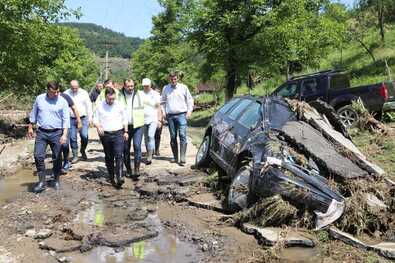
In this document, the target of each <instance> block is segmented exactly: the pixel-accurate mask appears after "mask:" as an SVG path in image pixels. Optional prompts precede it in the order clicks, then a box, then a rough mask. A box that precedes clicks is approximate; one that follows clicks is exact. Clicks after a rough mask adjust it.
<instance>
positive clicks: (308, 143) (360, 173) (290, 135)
mask: <svg viewBox="0 0 395 263" xmlns="http://www.w3.org/2000/svg"><path fill="white" fill-rule="evenodd" d="M281 134H282V135H283V136H284V137H285V138H286V140H287V141H289V142H290V143H291V144H294V145H295V146H297V147H298V148H300V149H301V151H302V152H306V153H308V154H309V155H310V156H312V157H313V159H314V161H315V162H316V163H317V164H318V166H324V167H325V168H326V169H327V170H328V172H329V173H330V174H333V175H336V176H338V177H340V178H343V179H352V178H363V177H368V176H369V174H368V173H367V172H366V171H364V170H362V169H361V168H360V167H358V166H357V165H356V164H355V163H353V162H352V161H351V160H350V159H348V158H346V157H344V156H343V155H341V154H340V153H338V151H337V150H336V149H335V146H334V145H333V144H332V143H330V142H329V141H328V140H326V139H325V138H324V137H323V136H322V135H321V133H320V132H318V131H317V130H316V129H314V128H313V127H311V126H310V125H309V124H307V123H305V122H302V121H290V122H287V123H286V124H285V125H284V126H283V127H282V128H281ZM323 149H325V150H323Z"/></svg>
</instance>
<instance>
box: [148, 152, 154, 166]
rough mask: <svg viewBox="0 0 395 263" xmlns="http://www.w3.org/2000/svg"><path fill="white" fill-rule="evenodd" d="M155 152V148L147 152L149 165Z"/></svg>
mask: <svg viewBox="0 0 395 263" xmlns="http://www.w3.org/2000/svg"><path fill="white" fill-rule="evenodd" d="M153 154H154V151H153V150H148V154H147V165H150V164H152V155H153Z"/></svg>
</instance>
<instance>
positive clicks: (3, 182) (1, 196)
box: [0, 169, 37, 205]
mask: <svg viewBox="0 0 395 263" xmlns="http://www.w3.org/2000/svg"><path fill="white" fill-rule="evenodd" d="M36 181H37V178H36V177H34V176H33V172H32V170H28V169H25V170H20V171H19V172H17V173H16V174H15V175H13V176H6V177H0V205H2V204H4V203H6V202H7V201H11V200H12V199H14V198H16V197H17V196H18V194H19V193H21V192H26V191H27V190H28V187H29V186H30V185H31V184H32V183H35V182H36Z"/></svg>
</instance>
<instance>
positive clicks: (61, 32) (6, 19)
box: [0, 0, 96, 94]
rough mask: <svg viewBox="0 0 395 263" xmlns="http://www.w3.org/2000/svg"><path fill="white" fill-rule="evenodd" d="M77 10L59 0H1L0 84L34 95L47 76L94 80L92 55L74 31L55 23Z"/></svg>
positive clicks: (0, 85) (57, 78)
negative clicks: (72, 9)
mask: <svg viewBox="0 0 395 263" xmlns="http://www.w3.org/2000/svg"><path fill="white" fill-rule="evenodd" d="M71 15H78V12H77V13H76V12H73V11H71V10H68V9H67V8H66V7H65V5H64V1H62V0H56V1H55V0H3V1H1V2H0V35H1V38H2V40H1V41H0V65H1V67H0V87H1V88H2V89H10V88H13V89H16V90H18V93H21V92H25V93H30V94H32V93H33V94H35V93H37V92H39V91H40V90H42V89H43V88H42V87H43V84H44V83H45V82H46V81H47V80H48V79H51V78H55V79H56V80H59V81H62V80H63V82H64V83H65V82H67V81H68V79H67V80H66V78H68V77H73V78H74V77H75V78H79V79H80V81H81V82H82V83H83V84H86V85H88V84H89V85H90V84H92V82H94V79H95V75H96V68H95V64H94V59H93V55H92V54H91V53H90V52H89V51H88V50H87V49H86V48H85V47H84V45H83V43H82V41H81V40H80V39H79V37H78V35H77V34H76V32H74V31H73V30H70V29H65V28H62V27H59V26H57V25H55V23H56V22H57V21H58V20H59V19H63V18H66V17H68V16H71Z"/></svg>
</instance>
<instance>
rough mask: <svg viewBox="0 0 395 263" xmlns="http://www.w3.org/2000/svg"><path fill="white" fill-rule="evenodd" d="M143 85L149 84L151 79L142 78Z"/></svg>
mask: <svg viewBox="0 0 395 263" xmlns="http://www.w3.org/2000/svg"><path fill="white" fill-rule="evenodd" d="M143 86H151V80H150V79H147V78H145V79H143Z"/></svg>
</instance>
